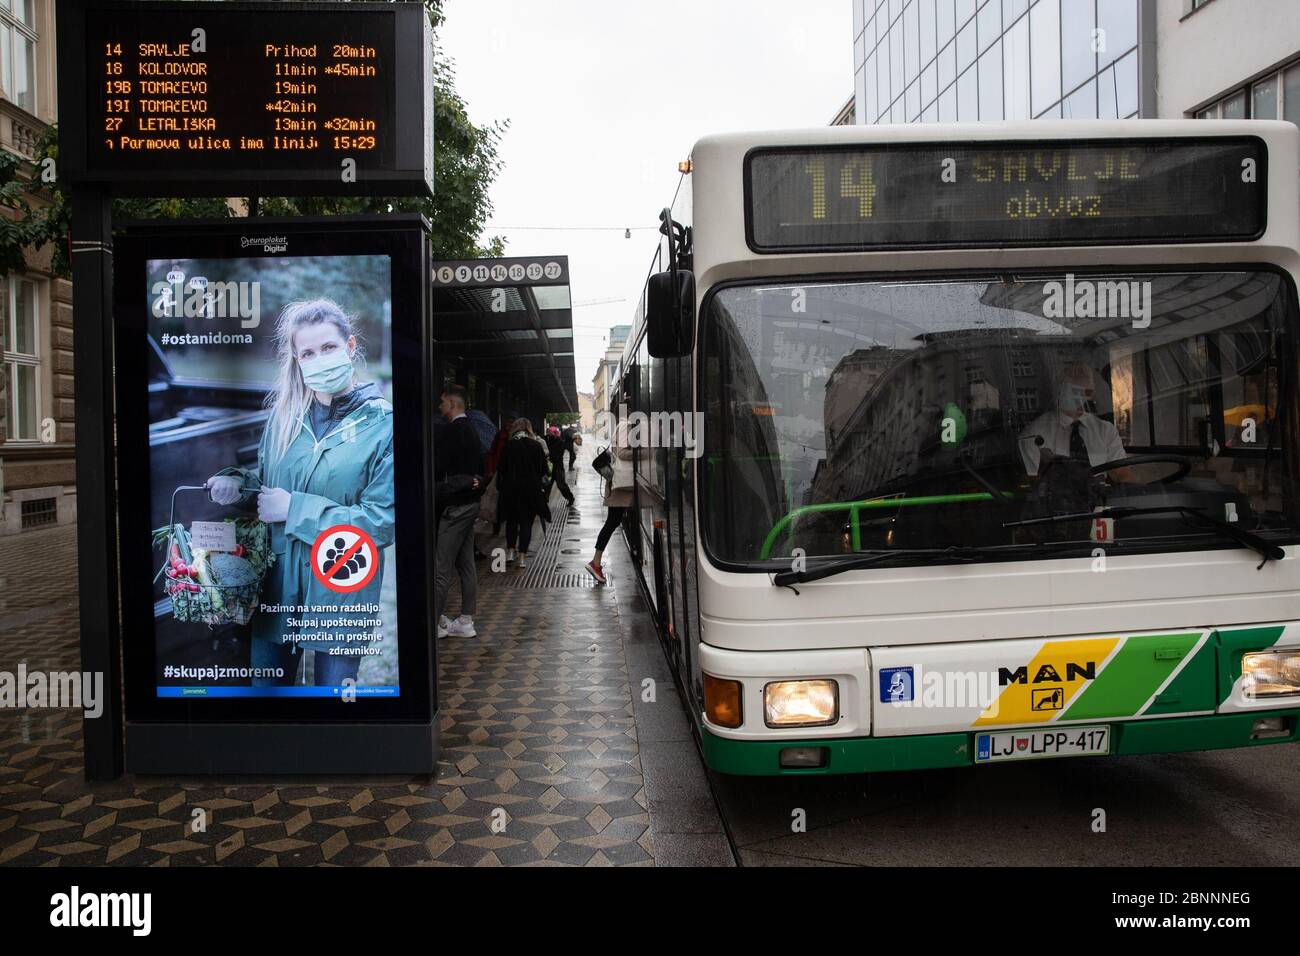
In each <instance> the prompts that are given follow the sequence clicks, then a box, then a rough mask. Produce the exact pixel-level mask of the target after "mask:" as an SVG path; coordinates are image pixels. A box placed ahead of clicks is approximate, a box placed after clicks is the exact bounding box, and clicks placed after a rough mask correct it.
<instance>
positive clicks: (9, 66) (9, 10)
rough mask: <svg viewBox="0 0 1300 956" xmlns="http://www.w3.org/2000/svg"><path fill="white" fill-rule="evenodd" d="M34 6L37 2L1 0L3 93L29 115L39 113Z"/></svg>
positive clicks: (0, 72)
mask: <svg viewBox="0 0 1300 956" xmlns="http://www.w3.org/2000/svg"><path fill="white" fill-rule="evenodd" d="M34 6H35V2H34V0H0V90H2V91H3V93H4V96H5V98H6V99H8V100H9V101H10V102H12V103H15V104H17V105H18V106H19V107H21V108H22V109H25V110H26V111H27V112H29V113H35V112H36V41H37V39H38V37H37V34H36V12H35V10H34V9H33V7H34Z"/></svg>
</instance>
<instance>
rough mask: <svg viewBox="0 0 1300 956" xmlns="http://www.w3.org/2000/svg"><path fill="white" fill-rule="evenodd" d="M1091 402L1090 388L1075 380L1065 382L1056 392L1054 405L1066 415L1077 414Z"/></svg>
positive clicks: (1082, 411) (1080, 413) (1083, 410)
mask: <svg viewBox="0 0 1300 956" xmlns="http://www.w3.org/2000/svg"><path fill="white" fill-rule="evenodd" d="M1091 404H1092V389H1091V388H1089V387H1088V386H1087V385H1079V384H1078V383H1076V382H1065V383H1064V384H1062V385H1061V389H1060V391H1059V392H1058V393H1057V397H1056V405H1057V407H1058V408H1059V409H1060V410H1061V411H1063V412H1065V413H1066V414H1067V415H1074V416H1076V417H1077V416H1079V415H1082V414H1083V413H1084V412H1085V411H1087V410H1088V406H1089V405H1091Z"/></svg>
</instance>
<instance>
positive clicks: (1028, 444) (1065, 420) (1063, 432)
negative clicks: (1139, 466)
mask: <svg viewBox="0 0 1300 956" xmlns="http://www.w3.org/2000/svg"><path fill="white" fill-rule="evenodd" d="M1093 394H1094V393H1093V373H1092V369H1091V368H1089V367H1088V366H1087V365H1084V364H1083V363H1081V362H1075V363H1073V364H1071V365H1067V366H1066V367H1065V370H1064V373H1063V376H1062V380H1061V387H1060V388H1059V389H1057V393H1056V402H1055V405H1054V406H1053V407H1052V408H1051V409H1049V410H1048V411H1046V412H1044V413H1043V414H1041V415H1039V416H1038V417H1037V418H1036V419H1034V420H1033V421H1032V422H1031V423H1030V424H1029V426H1028V427H1027V428H1025V430H1024V431H1023V432H1021V433H1020V442H1019V444H1020V457H1021V459H1022V460H1023V461H1024V465H1025V471H1026V472H1027V473H1028V474H1029V476H1030V477H1031V478H1032V477H1037V475H1038V468H1039V465H1040V464H1041V463H1042V462H1043V460H1044V457H1045V456H1044V454H1043V453H1044V451H1046V452H1048V455H1047V456H1046V458H1047V459H1048V460H1050V459H1051V458H1053V457H1055V458H1069V459H1075V460H1078V461H1085V460H1086V461H1087V462H1088V464H1089V465H1100V464H1102V463H1104V462H1108V461H1117V460H1118V459H1121V458H1126V457H1128V452H1126V451H1125V450H1124V443H1123V442H1122V441H1121V440H1120V437H1119V429H1117V428H1116V427H1115V426H1114V425H1113V424H1111V423H1110V422H1108V421H1105V420H1104V419H1101V418H1098V417H1097V416H1096V415H1094V414H1093V413H1092V412H1090V411H1088V410H1087V407H1088V405H1089V404H1090V403H1091V402H1092V398H1093ZM1109 474H1110V475H1111V477H1112V479H1113V480H1115V481H1130V480H1132V469H1130V468H1113V469H1111V470H1110V472H1109Z"/></svg>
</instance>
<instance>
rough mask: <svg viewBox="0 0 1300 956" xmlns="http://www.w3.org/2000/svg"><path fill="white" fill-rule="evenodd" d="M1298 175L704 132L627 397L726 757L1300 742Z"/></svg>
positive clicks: (686, 654)
mask: <svg viewBox="0 0 1300 956" xmlns="http://www.w3.org/2000/svg"><path fill="white" fill-rule="evenodd" d="M1298 169H1300V134H1298V133H1297V129H1296V127H1295V126H1294V125H1291V124H1289V123H1282V122H1247V121H1228V122H1214V121H1205V120H1196V121H1191V120H1188V121H1139V120H1130V121H1123V122H1106V121H1101V122H1084V121H1069V122H1047V121H1037V122H1033V123H987V124H979V125H961V124H955V125H939V124H926V125H919V126H883V127H861V126H859V127H837V128H827V129H814V130H796V131H782V132H770V133H754V134H728V135H719V136H710V137H707V138H704V139H702V140H700V141H699V142H698V143H696V145H695V146H694V148H693V149H692V151H691V153H690V158H689V160H688V161H686V162H684V163H682V165H681V170H682V176H681V178H680V181H679V186H678V188H677V191H676V194H675V196H674V198H673V201H672V205H671V206H669V207H668V208H666V209H664V210H663V212H662V213H661V215H660V220H661V223H662V225H661V228H660V233H661V238H660V243H659V247H658V249H657V251H656V253H655V257H654V261H653V263H652V266H651V270H650V274H649V275H648V277H647V280H646V283H645V286H644V288H643V289H642V291H641V295H640V304H639V306H638V308H637V310H636V316H635V322H634V325H633V329H632V333H631V335H630V337H629V339H628V342H627V345H626V349H625V351H624V353H623V357H622V364H621V371H620V379H619V384H620V391H619V392H618V394H616V395H614V396H613V398H612V399H611V406H612V408H611V412H612V414H613V416H614V417H615V418H617V417H619V416H626V417H627V420H628V421H629V423H630V425H633V426H635V427H631V428H629V429H628V435H629V441H630V444H632V445H633V447H634V448H635V456H634V465H635V475H636V478H635V494H634V504H633V506H632V507H631V508H629V510H628V513H627V515H626V518H625V524H624V529H623V530H624V533H625V536H626V539H627V542H628V544H629V547H630V550H631V553H632V556H633V564H634V566H635V567H636V568H637V571H638V578H639V583H640V585H641V587H642V590H643V591H644V594H645V596H646V598H647V600H648V602H649V603H650V604H651V605H652V606H653V609H654V615H655V619H656V622H657V626H658V631H659V635H660V639H661V641H662V642H663V645H664V648H665V652H666V654H667V656H668V659H669V661H670V662H671V667H672V670H673V672H674V675H675V678H676V681H677V683H678V687H679V691H680V693H681V695H682V699H683V702H684V703H685V706H686V709H687V711H688V712H689V713H690V716H691V719H692V722H693V724H694V729H695V732H696V734H697V737H698V741H699V744H700V747H701V750H702V753H703V756H704V759H705V762H706V764H707V765H708V766H709V767H710V768H711V769H713V770H715V771H718V772H720V773H725V774H738V775H795V774H842V773H867V772H876V771H886V770H912V769H922V768H938V767H963V766H971V765H980V764H986V763H1002V762H1010V761H1017V760H1028V759H1042V758H1066V757H1076V756H1077V757H1086V756H1092V757H1099V756H1107V755H1129V754H1150V753H1167V752H1178V751H1199V750H1210V749H1216V748H1232V747H1252V746H1261V745H1269V744H1281V743H1295V742H1296V741H1297V739H1300V737H1298V734H1300V730H1298V718H1300V551H1298V550H1297V546H1298V545H1300V430H1298V429H1300V383H1298V382H1297V375H1298V373H1300V354H1298V351H1297V350H1298V348H1300V337H1298V336H1300V325H1298V319H1300V313H1298V308H1300V305H1298V303H1297V298H1296V289H1297V285H1296V283H1297V278H1298V277H1300V195H1298V193H1300V190H1298V189H1297V170H1298ZM665 436H669V437H665Z"/></svg>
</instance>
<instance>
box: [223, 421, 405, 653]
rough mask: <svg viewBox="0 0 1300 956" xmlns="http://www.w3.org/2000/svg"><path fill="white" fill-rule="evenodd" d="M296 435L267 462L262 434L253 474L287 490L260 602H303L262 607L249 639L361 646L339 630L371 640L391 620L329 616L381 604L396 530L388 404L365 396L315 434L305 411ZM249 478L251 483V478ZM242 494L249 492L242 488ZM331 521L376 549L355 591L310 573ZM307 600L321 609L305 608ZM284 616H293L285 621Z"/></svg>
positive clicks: (309, 646) (358, 614)
mask: <svg viewBox="0 0 1300 956" xmlns="http://www.w3.org/2000/svg"><path fill="white" fill-rule="evenodd" d="M299 425H300V428H299V431H298V435H297V437H295V438H294V440H293V443H292V444H291V445H290V446H289V449H288V451H287V452H285V454H284V456H283V457H282V458H280V459H279V460H277V461H269V460H268V459H269V457H270V450H269V449H268V447H267V446H268V443H269V441H270V429H267V431H266V432H264V433H263V435H262V442H261V445H260V447H259V448H258V452H257V464H258V467H257V477H258V478H259V479H260V480H261V483H262V484H263V485H265V486H267V487H270V488H283V489H284V490H285V491H288V492H289V493H290V496H291V498H290V502H289V514H288V517H287V519H286V520H285V521H284V522H275V523H273V524H272V525H271V526H270V528H271V550H272V551H273V552H274V553H275V563H274V564H272V565H271V567H270V569H269V570H268V571H267V577H266V581H265V582H264V584H263V586H262V604H263V605H292V606H299V605H308V606H309V609H308V611H307V612H305V613H299V612H296V611H294V612H286V613H267V612H265V611H262V610H259V611H258V612H257V614H256V615H255V616H254V617H253V637H254V639H256V640H263V641H272V642H274V643H276V644H280V643H283V642H284V635H286V634H297V635H302V637H300V638H299V639H298V640H296V641H294V644H295V645H296V646H297V647H298V648H299V649H301V650H312V651H328V650H329V649H330V648H332V647H346V646H352V647H356V646H365V644H364V642H358V641H356V640H353V641H351V642H349V641H347V640H346V639H344V638H341V637H339V636H338V635H339V634H357V633H360V632H362V631H366V630H369V631H370V632H371V634H370V640H378V639H379V635H380V634H382V632H383V629H384V628H387V629H389V630H390V632H391V630H392V629H394V628H396V627H397V622H396V621H383V624H382V627H381V628H378V629H376V628H364V627H359V626H355V625H351V624H349V625H344V626H339V625H338V624H336V623H335V619H337V618H338V617H340V616H342V617H345V618H352V619H374V618H377V617H379V612H378V611H376V610H373V609H371V610H365V611H354V610H347V611H345V610H341V608H343V607H354V606H356V605H372V606H378V605H379V604H380V596H379V592H380V588H381V587H382V585H383V577H384V549H385V548H386V547H387V546H388V545H390V544H392V542H393V539H394V536H395V523H396V510H395V503H394V498H395V493H394V488H393V406H392V404H391V403H389V402H388V401H387V400H386V399H383V398H380V397H377V396H376V397H374V398H370V399H369V400H367V401H365V402H364V403H363V404H362V405H360V406H359V407H358V408H356V409H354V410H353V411H352V412H350V413H349V414H348V415H347V416H345V417H344V418H343V419H342V420H341V421H339V422H337V423H335V424H334V425H333V426H332V427H331V428H330V430H329V431H328V432H326V433H325V435H324V436H323V437H322V438H321V439H320V440H319V441H317V440H316V437H315V436H314V435H313V433H312V429H311V424H310V422H309V421H308V419H307V417H306V416H304V417H303V420H302V421H301V422H300V423H299ZM222 473H223V474H228V475H242V476H243V477H244V478H245V479H247V478H248V477H249V475H248V473H247V472H245V471H244V470H242V469H237V468H228V469H226V470H225V471H224V472H222ZM251 484H254V485H255V484H256V482H253V483H251ZM244 497H245V500H249V499H253V498H255V497H256V492H255V491H253V490H251V489H249V490H247V491H246V492H245V496H244ZM335 525H353V526H355V527H358V528H361V529H362V530H364V531H365V532H366V533H367V534H369V535H370V537H371V538H373V539H374V542H375V544H376V546H377V548H378V550H379V554H378V555H377V561H378V564H379V567H378V568H377V569H376V571H375V575H374V577H373V578H371V580H370V582H369V583H368V584H367V585H366V586H365V587H364V588H361V589H360V590H358V591H352V592H349V593H338V592H335V591H331V590H330V589H329V588H327V587H325V585H323V584H322V583H321V582H320V580H319V579H318V578H317V577H316V575H315V573H313V569H312V557H311V552H312V546H313V545H314V544H315V543H316V539H317V538H318V537H319V536H320V534H321V532H322V531H324V530H325V529H327V528H332V527H334V526H335ZM312 607H317V608H324V609H325V610H316V611H313V610H311V608H312ZM291 620H292V622H293V623H291Z"/></svg>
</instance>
